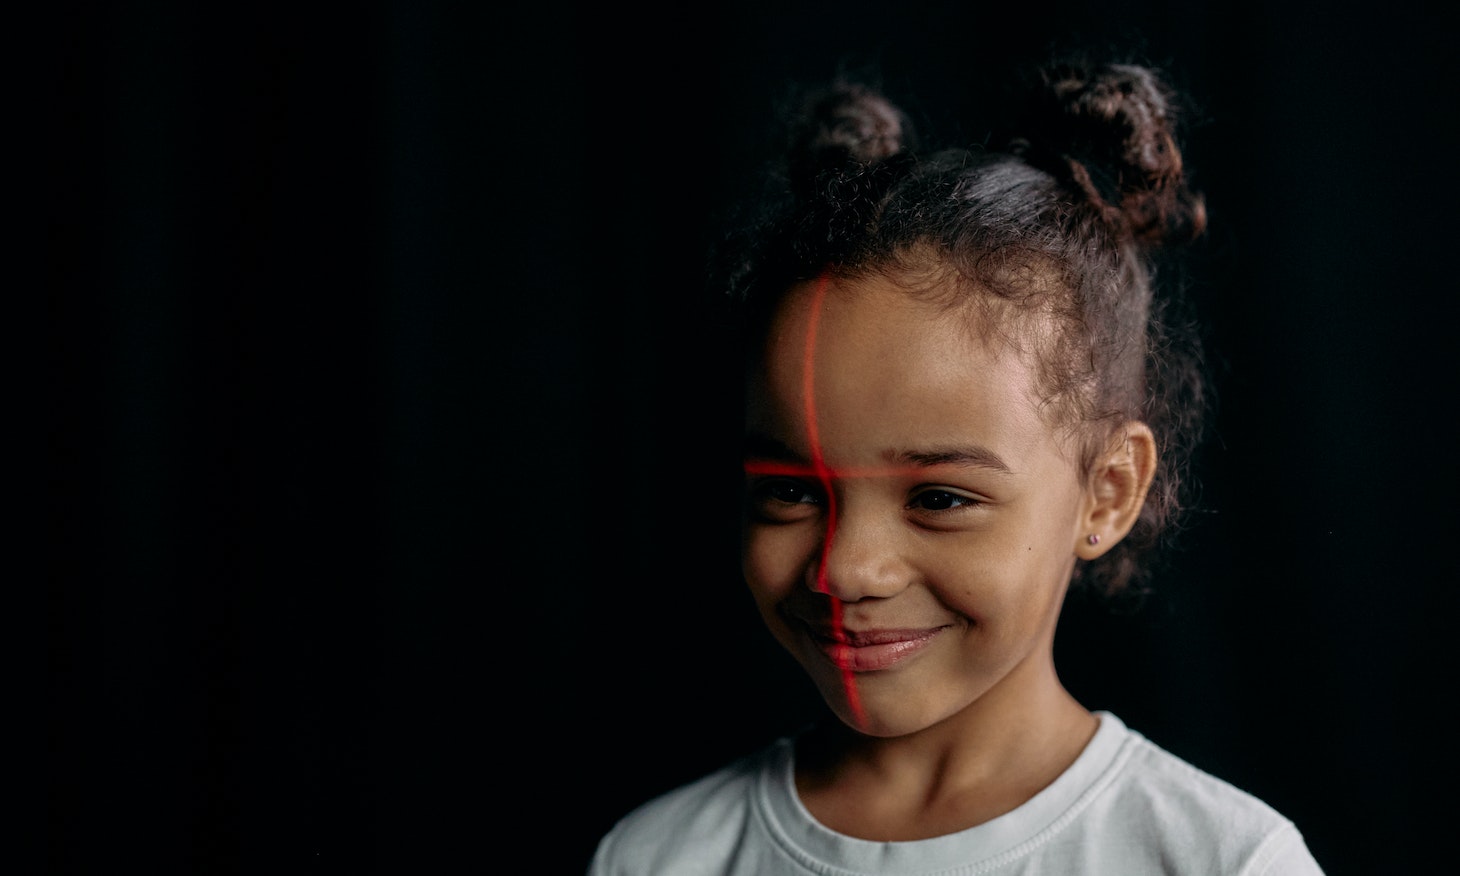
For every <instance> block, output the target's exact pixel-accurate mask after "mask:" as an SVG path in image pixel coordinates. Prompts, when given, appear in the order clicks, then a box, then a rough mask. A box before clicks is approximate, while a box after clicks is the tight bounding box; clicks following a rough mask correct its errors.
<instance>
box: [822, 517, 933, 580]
mask: <svg viewBox="0 0 1460 876" xmlns="http://www.w3.org/2000/svg"><path fill="white" fill-rule="evenodd" d="M848 510H850V509H848ZM900 528H901V520H900V519H898V520H893V519H887V518H886V517H885V515H880V514H877V513H875V512H872V511H870V510H862V511H856V512H855V513H847V511H841V512H839V513H836V514H833V515H831V518H830V519H829V521H828V524H827V531H826V536H825V543H824V545H823V547H822V551H821V556H820V559H819V562H818V563H817V564H816V566H815V568H813V569H809V570H808V573H809V576H810V577H811V578H812V580H809V581H807V586H809V587H811V589H813V590H815V591H817V592H818V593H826V594H828V595H830V596H832V597H834V598H836V599H837V600H839V601H841V602H858V601H860V600H863V599H875V598H884V599H885V598H886V597H889V596H893V595H896V594H897V593H900V592H902V590H904V589H905V588H906V587H907V586H908V583H909V582H910V581H911V578H912V575H911V570H910V569H909V567H908V564H907V562H906V561H905V559H904V558H903V557H902V555H901V553H900V550H899V549H900V547H901V545H900V539H899V538H898V533H899V531H900Z"/></svg>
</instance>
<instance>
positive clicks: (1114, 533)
mask: <svg viewBox="0 0 1460 876" xmlns="http://www.w3.org/2000/svg"><path fill="white" fill-rule="evenodd" d="M1155 473H1156V436H1155V435H1153V434H1152V433H1151V427H1150V426H1147V425H1146V424H1145V423H1142V422H1140V421H1137V420H1132V421H1130V422H1127V423H1126V424H1125V425H1124V427H1122V428H1121V429H1118V430H1116V432H1115V436H1114V440H1113V441H1111V443H1110V446H1109V447H1108V448H1107V449H1106V451H1105V453H1104V454H1103V455H1101V456H1100V458H1099V459H1097V460H1096V461H1095V465H1094V467H1092V468H1091V470H1090V480H1089V482H1088V483H1087V485H1086V495H1085V498H1086V501H1085V509H1084V511H1083V513H1082V514H1081V516H1080V529H1079V530H1078V531H1077V532H1076V534H1075V555H1076V556H1077V557H1079V558H1080V559H1082V560H1093V559H1095V558H1096V557H1098V556H1100V555H1101V554H1103V553H1105V552H1106V551H1108V550H1110V548H1111V547H1113V546H1114V545H1115V544H1116V543H1118V542H1119V541H1120V540H1121V539H1123V538H1125V537H1126V534H1127V533H1129V532H1130V531H1131V527H1133V526H1135V525H1136V520H1137V519H1138V518H1139V517H1140V516H1141V507H1142V506H1143V505H1144V504H1145V503H1146V491H1147V490H1149V489H1150V488H1151V478H1152V477H1154V476H1155ZM1092 535H1093V536H1096V540H1095V541H1096V543H1095V544H1091V543H1090V541H1091V538H1090V537H1091V536H1092Z"/></svg>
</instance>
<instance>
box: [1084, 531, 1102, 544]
mask: <svg viewBox="0 0 1460 876" xmlns="http://www.w3.org/2000/svg"><path fill="white" fill-rule="evenodd" d="M1085 541H1088V542H1089V543H1090V544H1092V545H1095V544H1099V543H1100V536H1098V535H1096V534H1095V533H1093V532H1092V533H1090V535H1089V536H1088V537H1087V538H1086V539H1085Z"/></svg>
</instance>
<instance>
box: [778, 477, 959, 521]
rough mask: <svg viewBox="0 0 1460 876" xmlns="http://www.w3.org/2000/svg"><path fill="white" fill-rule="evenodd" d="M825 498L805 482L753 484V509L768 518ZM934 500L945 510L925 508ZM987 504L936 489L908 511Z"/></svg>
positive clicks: (921, 492) (910, 504)
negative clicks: (929, 501) (788, 496)
mask: <svg viewBox="0 0 1460 876" xmlns="http://www.w3.org/2000/svg"><path fill="white" fill-rule="evenodd" d="M793 491H794V493H795V494H796V498H795V499H788V498H785V496H786V495H787V494H789V493H791V492H793ZM778 494H779V495H778ZM824 495H825V494H824V492H823V491H822V489H821V487H820V485H819V484H818V485H810V484H806V483H804V482H802V481H797V480H789V479H785V478H772V479H767V480H763V481H760V482H758V483H754V484H752V485H751V487H750V499H751V503H752V505H753V507H755V508H756V509H757V510H758V511H760V512H761V513H762V514H764V515H766V516H777V515H776V514H775V512H776V511H780V512H782V513H785V512H788V511H790V510H791V509H793V508H796V507H798V506H820V505H824V504H825V503H826V502H825V499H824ZM934 497H936V500H937V502H938V504H939V505H942V507H928V506H927V504H925V503H926V502H927V501H928V500H929V499H930V498H934ZM983 504H984V503H983V501H982V500H980V499H976V498H974V497H973V496H969V495H966V494H964V493H960V492H957V491H954V490H946V489H937V488H933V489H924V490H919V491H918V492H916V493H914V494H913V496H912V498H911V499H910V500H909V501H908V503H907V505H906V508H907V510H909V511H913V512H923V513H928V514H938V515H942V514H953V513H958V512H960V511H963V510H968V509H973V508H978V507H980V506H982V505H983Z"/></svg>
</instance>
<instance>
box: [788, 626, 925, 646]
mask: <svg viewBox="0 0 1460 876" xmlns="http://www.w3.org/2000/svg"><path fill="white" fill-rule="evenodd" d="M807 627H808V628H809V629H810V630H811V634H812V635H813V636H816V637H817V638H819V639H824V640H826V641H828V642H835V643H837V644H839V645H850V646H851V647H853V648H865V647H867V646H868V645H887V644H890V643H893V642H910V641H913V640H915V639H922V638H926V637H927V636H929V635H931V634H932V633H934V632H936V631H937V630H939V629H941V627H939V626H933V627H887V628H882V629H872V630H849V629H845V628H843V629H840V630H838V629H837V628H835V627H833V626H831V625H829V624H811V623H808V624H807Z"/></svg>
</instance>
